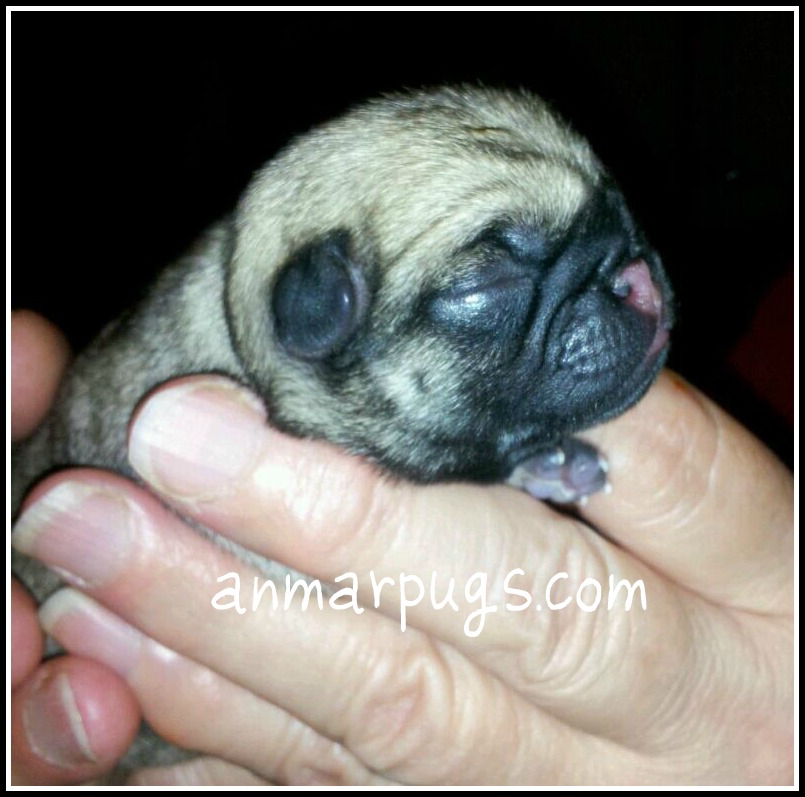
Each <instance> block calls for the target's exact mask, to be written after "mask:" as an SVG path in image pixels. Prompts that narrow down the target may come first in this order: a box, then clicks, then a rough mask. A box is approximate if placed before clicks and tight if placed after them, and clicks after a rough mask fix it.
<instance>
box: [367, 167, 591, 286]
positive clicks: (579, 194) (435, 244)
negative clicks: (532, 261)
mask: <svg viewBox="0 0 805 797" xmlns="http://www.w3.org/2000/svg"><path fill="white" fill-rule="evenodd" d="M405 182H406V183H408V187H407V189H406V190H405V191H402V192H399V191H395V192H394V196H392V194H391V192H388V194H387V195H386V196H383V197H381V201H380V202H378V203H377V204H376V205H375V213H374V214H373V222H374V224H375V225H378V226H379V227H381V228H382V235H379V236H378V240H379V241H380V242H381V243H380V245H381V248H382V251H381V256H382V257H383V259H384V260H385V261H386V263H388V264H390V265H392V266H393V268H391V269H389V272H388V273H387V276H386V285H385V287H386V290H387V292H389V293H391V294H398V293H399V294H402V293H404V291H405V290H406V284H407V285H408V287H409V288H410V284H411V282H412V281H413V282H414V283H415V284H416V283H420V284H421V282H422V280H423V275H425V274H427V278H428V280H429V281H431V282H441V281H443V280H442V278H443V277H445V276H448V277H449V274H448V275H445V272H456V271H457V270H460V269H461V267H462V257H461V253H462V252H465V251H467V250H468V248H469V247H470V246H471V244H472V243H473V242H474V241H476V240H478V238H479V236H481V235H482V234H483V233H484V231H485V230H489V229H490V228H493V227H501V226H522V227H525V228H528V229H531V230H534V231H535V232H537V233H538V234H540V235H542V236H544V237H545V238H546V239H547V238H560V237H562V236H563V235H564V234H565V233H566V232H567V231H568V230H569V228H570V227H571V225H572V223H573V220H574V218H575V217H576V216H577V214H578V212H579V210H580V209H581V208H582V206H583V205H584V204H585V202H586V201H587V200H588V198H589V197H590V195H591V193H592V192H593V191H594V189H595V184H596V176H595V175H591V174H588V173H584V172H583V171H582V170H580V169H578V168H576V167H575V166H574V165H572V164H568V163H567V162H565V161H560V160H557V159H553V158H540V157H534V158H532V159H529V160H521V161H509V162H502V161H500V160H497V159H490V158H484V157H483V156H481V157H476V158H474V159H467V158H464V159H458V158H456V159H454V160H453V159H444V160H442V161H440V162H439V164H438V168H437V167H436V165H435V164H433V163H432V164H431V167H430V168H428V167H427V166H423V165H422V163H421V162H414V163H412V164H411V166H410V169H409V171H408V172H407V173H406V178H405ZM398 188H399V186H398ZM383 200H387V201H383ZM468 265H469V264H468Z"/></svg>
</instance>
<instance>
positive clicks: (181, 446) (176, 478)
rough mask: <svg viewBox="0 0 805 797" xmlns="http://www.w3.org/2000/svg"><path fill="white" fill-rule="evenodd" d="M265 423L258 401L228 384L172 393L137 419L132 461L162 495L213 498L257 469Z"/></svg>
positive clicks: (187, 387)
mask: <svg viewBox="0 0 805 797" xmlns="http://www.w3.org/2000/svg"><path fill="white" fill-rule="evenodd" d="M264 424H265V414H264V412H263V408H262V405H261V404H260V403H259V402H258V401H257V399H255V398H253V397H252V396H250V395H249V394H248V393H247V392H246V391H244V390H242V389H239V388H237V387H236V386H234V385H233V384H232V383H231V382H228V381H226V380H224V379H221V380H211V379H208V380H205V381H204V382H193V383H192V384H183V385H179V386H177V387H172V388H168V389H166V390H162V391H160V392H159V393H157V394H155V395H154V396H152V397H151V398H150V399H149V400H148V401H147V402H146V403H145V405H144V406H143V408H142V409H141V410H140V412H139V413H138V414H137V416H136V418H135V420H134V424H133V425H132V429H131V437H130V440H129V461H130V462H131V464H132V467H134V469H135V470H136V471H137V472H138V473H139V474H140V475H141V476H142V477H143V478H144V479H146V480H147V481H148V482H150V483H151V484H153V485H154V486H155V487H156V488H157V489H159V490H160V491H161V492H163V493H166V494H168V495H171V496H174V497H176V498H179V499H199V498H212V497H215V496H219V495H221V494H224V493H226V492H227V491H228V490H229V489H230V487H231V486H232V485H233V484H235V483H237V482H238V481H240V480H242V479H243V478H244V477H245V476H247V475H248V474H249V473H250V472H251V471H252V470H253V469H254V465H255V462H256V458H257V454H258V452H259V450H260V446H259V430H260V429H261V428H262V427H263V426H264Z"/></svg>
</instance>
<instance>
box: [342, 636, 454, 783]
mask: <svg viewBox="0 0 805 797" xmlns="http://www.w3.org/2000/svg"><path fill="white" fill-rule="evenodd" d="M445 652H446V651H443V650H441V649H439V648H437V646H436V645H435V644H433V643H430V642H429V641H427V640H426V639H425V638H424V637H421V638H420V639H419V640H418V642H417V644H414V645H412V646H409V648H408V649H407V650H406V651H405V652H404V654H403V655H398V654H397V655H394V656H386V657H385V658H384V659H383V660H382V661H377V662H376V663H375V666H374V667H373V668H372V673H373V674H372V678H371V679H370V681H369V682H368V683H367V684H366V687H365V689H364V691H363V694H362V695H361V696H360V697H359V698H358V699H356V700H355V701H354V703H353V706H352V709H351V711H352V717H351V722H350V725H349V727H350V731H349V734H348V736H349V738H348V739H347V740H346V743H347V746H348V747H349V748H350V749H352V750H354V751H355V752H356V754H357V755H358V756H359V757H360V758H361V759H362V760H364V761H366V762H368V765H369V766H370V767H371V768H372V769H374V770H375V771H380V772H384V773H386V774H387V775H388V776H390V777H392V778H395V779H396V778H399V779H400V780H402V781H407V782H416V781H419V780H421V781H422V782H438V781H439V780H440V779H443V778H444V777H445V776H446V775H447V773H448V772H449V771H451V770H452V769H453V768H454V757H455V750H457V749H459V748H460V746H459V745H457V744H455V742H456V736H457V728H456V724H457V720H458V717H457V707H456V705H455V702H454V699H453V695H454V694H456V689H455V686H456V684H455V677H454V673H453V671H452V667H451V665H450V662H449V661H448V659H447V658H446V657H445Z"/></svg>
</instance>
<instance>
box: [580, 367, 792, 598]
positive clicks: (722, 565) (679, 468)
mask: <svg viewBox="0 0 805 797" xmlns="http://www.w3.org/2000/svg"><path fill="white" fill-rule="evenodd" d="M589 437H590V439H591V440H592V441H593V442H594V443H595V444H596V445H599V446H600V447H601V449H602V450H604V451H606V453H607V456H608V457H609V461H610V476H611V482H612V485H613V488H614V491H613V493H612V495H601V496H594V497H592V498H591V500H590V502H589V504H588V505H587V506H586V507H585V508H584V510H583V514H584V517H585V518H587V519H589V520H590V521H591V522H592V523H593V524H594V525H596V526H598V527H600V528H602V529H605V530H606V531H607V533H609V534H611V536H612V537H613V538H614V539H616V540H617V541H618V542H619V543H620V544H622V545H623V546H625V547H626V548H628V549H629V550H631V551H634V552H635V553H636V554H637V555H638V556H640V558H642V559H644V560H646V561H647V562H649V563H650V564H651V565H652V566H653V567H654V568H656V569H657V570H659V571H660V572H662V573H665V574H667V575H668V576H669V577H670V578H672V579H673V580H674V581H676V582H678V583H680V584H683V585H685V586H686V587H688V588H690V589H692V590H694V591H696V592H698V593H700V594H702V595H704V596H706V597H707V598H708V599H710V600H712V601H715V602H717V603H720V604H727V605H731V606H733V607H736V608H740V609H747V610H750V611H760V612H779V611H783V612H786V613H790V612H791V610H792V594H793V592H792V584H793V550H794V523H793V520H794V518H793V510H794V497H793V479H792V478H791V474H790V473H788V471H787V470H786V469H785V468H784V467H783V465H782V464H781V463H780V462H779V461H778V460H777V459H776V458H775V457H774V456H773V455H772V454H771V452H769V451H768V450H767V449H766V448H765V447H764V446H762V445H761V444H760V443H759V442H758V441H757V440H756V439H755V438H754V437H752V435H750V434H749V432H747V431H746V430H745V429H744V428H743V427H741V426H740V425H739V424H737V423H736V422H735V421H734V420H733V419H732V418H730V417H729V416H728V415H726V414H725V413H723V412H722V411H721V410H720V409H719V408H718V407H716V406H715V405H714V404H713V403H712V402H710V401H709V400H708V399H707V398H705V397H704V396H702V395H701V394H700V393H699V392H697V391H696V390H695V388H693V387H691V386H690V385H688V384H687V383H686V382H684V381H683V380H682V379H681V378H680V377H679V376H677V375H675V374H672V373H665V374H663V376H662V377H661V378H660V380H659V381H658V382H657V384H656V385H655V386H654V387H653V388H652V389H651V390H650V391H649V393H648V394H647V395H646V397H645V398H644V399H643V401H641V402H640V403H639V404H638V405H637V406H636V407H634V408H633V409H632V410H630V411H629V412H628V413H626V415H624V416H623V417H621V418H619V419H618V420H616V421H613V422H612V423H610V424H607V425H605V426H602V427H600V428H599V429H596V430H594V431H593V432H590V433H589Z"/></svg>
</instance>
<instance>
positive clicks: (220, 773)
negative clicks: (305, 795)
mask: <svg viewBox="0 0 805 797" xmlns="http://www.w3.org/2000/svg"><path fill="white" fill-rule="evenodd" d="M126 785H128V786H151V787H153V786H181V787H184V788H188V787H189V786H263V787H265V786H269V785H271V784H270V783H268V782H267V781H266V780H264V779H263V778H259V777H258V776H257V775H255V774H254V773H253V772H249V770H248V769H243V767H239V766H236V765H234V764H230V763H229V762H228V761H222V760H221V759H220V758H194V759H193V760H192V761H185V762H183V763H181V764H174V765H173V766H170V767H151V768H149V769H142V770H139V771H137V772H135V773H134V774H133V775H132V776H131V777H129V779H128V781H127V782H126ZM311 785H322V786H323V785H325V784H324V783H321V784H311Z"/></svg>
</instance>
